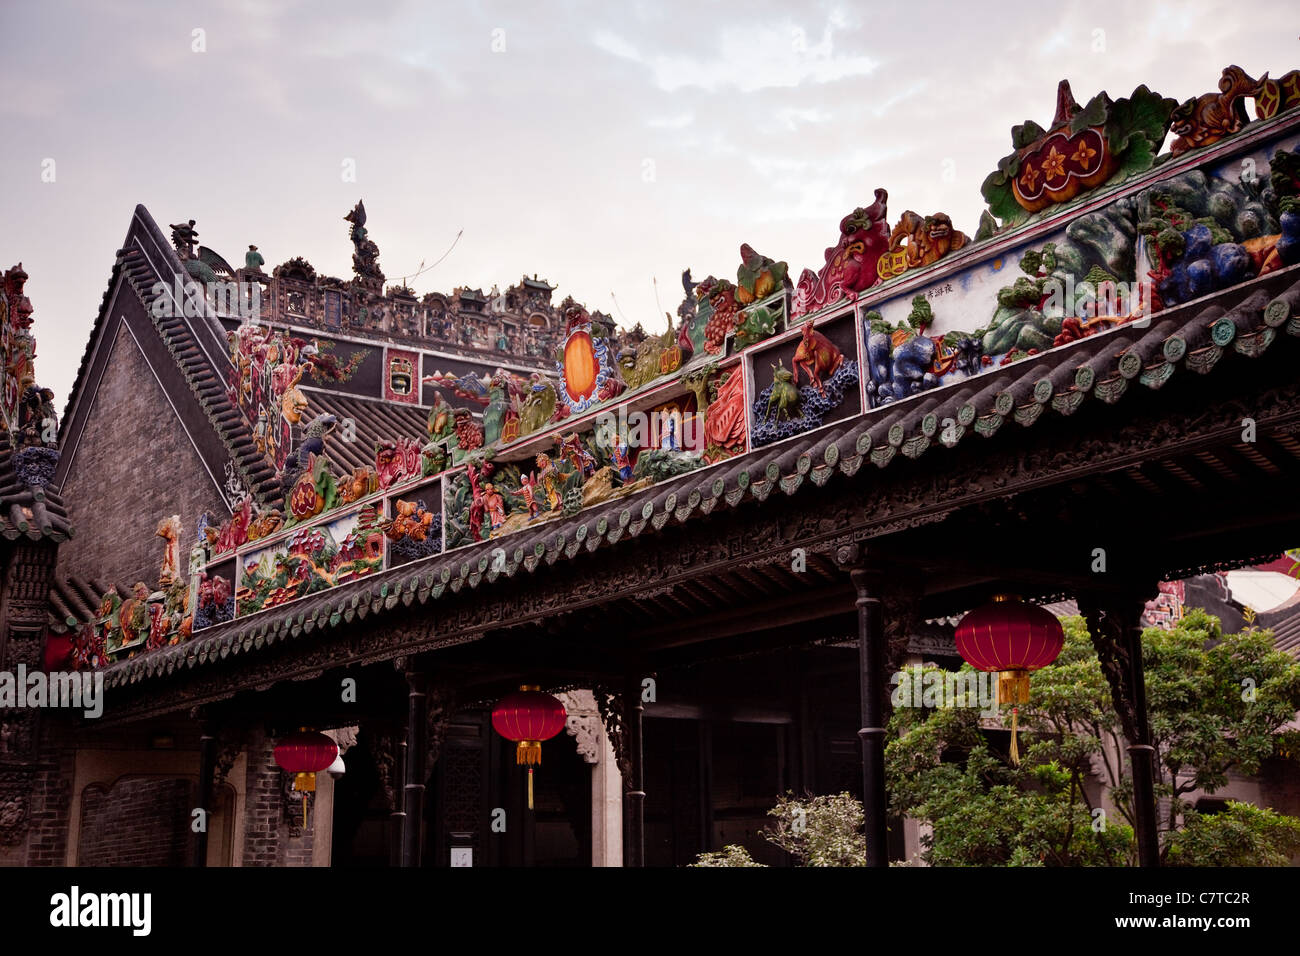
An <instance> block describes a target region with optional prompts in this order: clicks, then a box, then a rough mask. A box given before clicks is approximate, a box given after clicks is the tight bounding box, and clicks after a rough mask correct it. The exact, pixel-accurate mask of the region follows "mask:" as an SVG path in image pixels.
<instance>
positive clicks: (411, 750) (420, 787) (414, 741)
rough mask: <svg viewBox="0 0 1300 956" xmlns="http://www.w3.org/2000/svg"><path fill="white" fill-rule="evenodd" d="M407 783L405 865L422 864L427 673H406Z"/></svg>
mask: <svg viewBox="0 0 1300 956" xmlns="http://www.w3.org/2000/svg"><path fill="white" fill-rule="evenodd" d="M406 682H407V687H408V692H407V715H406V783H405V786H403V787H402V813H403V816H402V866H404V867H405V866H419V865H420V856H421V850H422V849H423V846H424V841H423V832H422V830H423V828H422V823H423V822H424V781H425V777H426V773H425V761H426V755H427V752H428V731H429V725H428V718H429V699H428V697H427V696H426V694H425V684H426V681H425V676H424V675H423V674H421V673H418V672H411V673H408V674H407V675H406Z"/></svg>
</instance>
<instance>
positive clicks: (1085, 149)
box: [1070, 139, 1097, 170]
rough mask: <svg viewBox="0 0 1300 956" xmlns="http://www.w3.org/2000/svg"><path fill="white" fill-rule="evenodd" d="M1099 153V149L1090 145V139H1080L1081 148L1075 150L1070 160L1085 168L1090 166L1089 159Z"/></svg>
mask: <svg viewBox="0 0 1300 956" xmlns="http://www.w3.org/2000/svg"><path fill="white" fill-rule="evenodd" d="M1096 155H1097V151H1096V150H1095V149H1093V148H1092V147H1091V146H1089V145H1088V141H1087V140H1086V139H1085V140H1080V141H1079V148H1078V149H1076V150H1075V151H1074V155H1072V156H1071V157H1070V162H1072V163H1078V164H1079V166H1081V167H1082V168H1083V169H1084V170H1087V168H1088V160H1090V159H1092V157H1094V156H1096Z"/></svg>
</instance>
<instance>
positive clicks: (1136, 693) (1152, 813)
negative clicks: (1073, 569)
mask: <svg viewBox="0 0 1300 956" xmlns="http://www.w3.org/2000/svg"><path fill="white" fill-rule="evenodd" d="M1155 590H1156V588H1155V585H1154V584H1152V585H1151V586H1150V587H1149V588H1148V587H1146V586H1144V585H1139V584H1134V585H1131V586H1130V587H1128V588H1126V589H1125V590H1123V591H1119V592H1099V593H1089V594H1081V595H1080V596H1079V610H1080V611H1081V612H1082V613H1083V616H1084V618H1085V619H1086V620H1087V622H1088V633H1089V634H1090V635H1091V637H1092V643H1093V646H1094V647H1095V648H1096V649H1097V657H1098V658H1099V659H1100V661H1101V670H1102V673H1103V674H1104V675H1105V676H1106V681H1107V683H1108V684H1109V685H1110V691H1111V698H1112V700H1113V702H1114V705H1115V710H1116V713H1117V715H1118V716H1119V720H1120V726H1121V727H1122V728H1123V731H1124V736H1125V738H1126V739H1127V741H1128V755H1129V765H1130V767H1131V769H1132V772H1133V829H1134V831H1135V836H1136V837H1137V850H1138V865H1139V866H1146V867H1155V866H1159V865H1160V837H1159V831H1158V830H1157V829H1156V796H1155V766H1156V765H1155V756H1156V754H1155V747H1154V746H1153V744H1152V743H1151V724H1150V721H1149V720H1148V719H1147V692H1146V676H1145V674H1144V673H1143V668H1142V611H1143V609H1144V607H1145V605H1146V601H1145V595H1146V594H1148V593H1151V594H1154V593H1155Z"/></svg>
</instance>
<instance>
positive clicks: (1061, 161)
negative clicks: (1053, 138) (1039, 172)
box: [1043, 146, 1065, 182]
mask: <svg viewBox="0 0 1300 956" xmlns="http://www.w3.org/2000/svg"><path fill="white" fill-rule="evenodd" d="M1043 175H1045V176H1046V177H1047V179H1048V181H1049V182H1050V181H1051V180H1053V179H1059V178H1060V177H1062V176H1064V175H1065V154H1064V153H1058V152H1057V151H1056V147H1055V146H1053V147H1052V148H1051V149H1050V150H1049V151H1048V153H1047V155H1046V156H1044V157H1043Z"/></svg>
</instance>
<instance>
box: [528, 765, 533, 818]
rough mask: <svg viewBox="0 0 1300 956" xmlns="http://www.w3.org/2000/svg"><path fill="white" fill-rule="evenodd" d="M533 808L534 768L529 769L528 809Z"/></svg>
mask: <svg viewBox="0 0 1300 956" xmlns="http://www.w3.org/2000/svg"><path fill="white" fill-rule="evenodd" d="M532 808H533V768H532V767H529V768H528V809H529V810H531V809H532Z"/></svg>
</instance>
